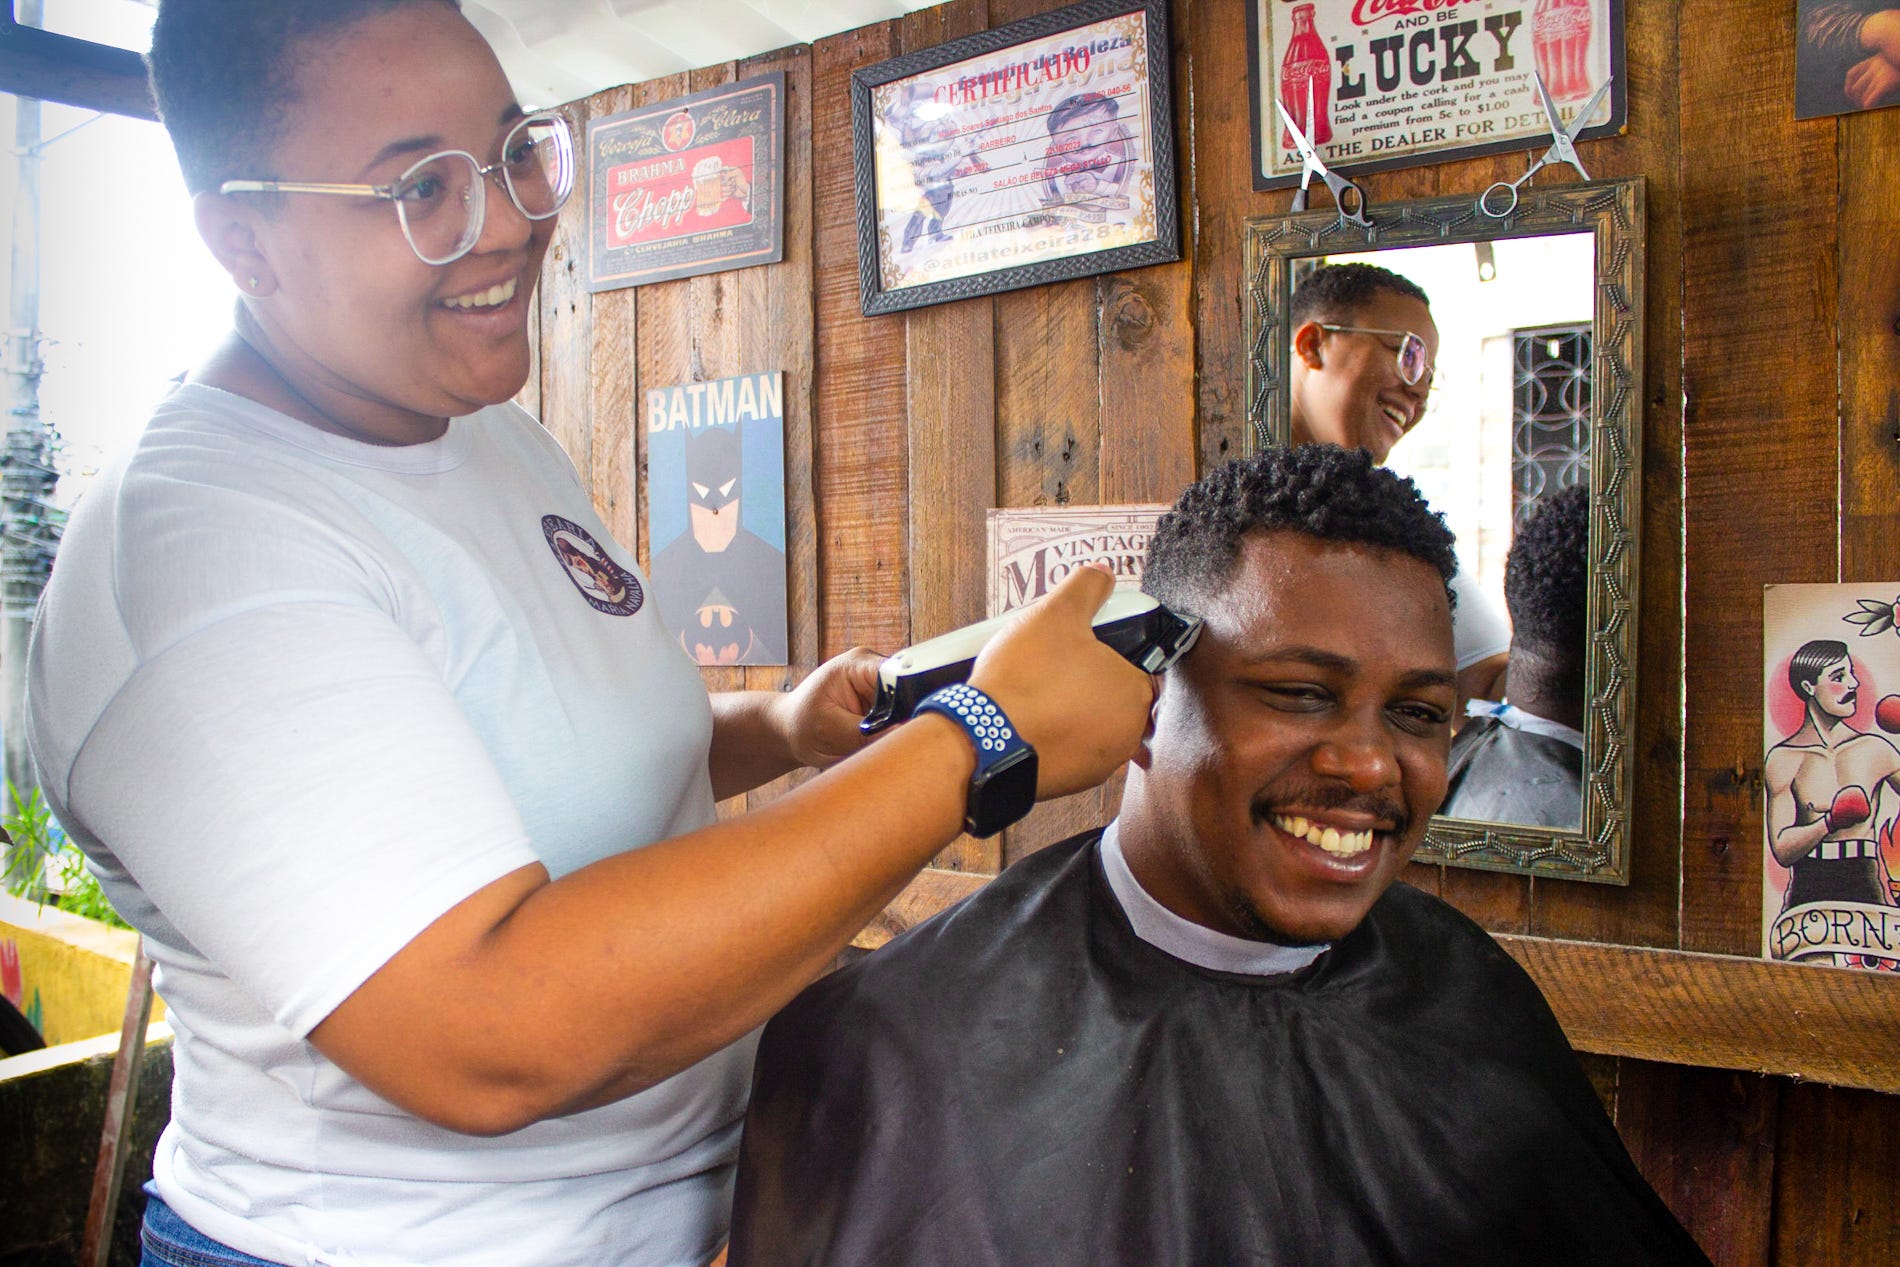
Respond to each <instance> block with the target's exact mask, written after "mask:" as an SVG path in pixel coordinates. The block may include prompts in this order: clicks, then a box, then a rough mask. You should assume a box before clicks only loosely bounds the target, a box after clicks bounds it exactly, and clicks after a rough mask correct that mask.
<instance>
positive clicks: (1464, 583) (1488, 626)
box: [1451, 567, 1511, 671]
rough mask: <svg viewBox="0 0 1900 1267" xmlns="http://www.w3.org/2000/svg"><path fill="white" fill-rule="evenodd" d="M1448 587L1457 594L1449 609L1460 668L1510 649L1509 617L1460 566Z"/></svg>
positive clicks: (1462, 668)
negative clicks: (1450, 610) (1456, 598)
mask: <svg viewBox="0 0 1900 1267" xmlns="http://www.w3.org/2000/svg"><path fill="white" fill-rule="evenodd" d="M1451 591H1452V593H1454V594H1456V595H1457V596H1458V606H1457V609H1456V610H1454V611H1453V612H1452V613H1451V641H1452V649H1453V653H1454V654H1455V655H1456V656H1457V657H1458V668H1459V670H1460V671H1463V670H1465V669H1468V668H1470V667H1471V666H1472V665H1474V664H1476V663H1477V662H1478V661H1480V660H1488V659H1490V658H1491V657H1492V656H1494V655H1502V654H1503V653H1505V652H1506V651H1509V650H1510V649H1511V622H1510V619H1509V618H1508V617H1506V616H1505V614H1504V613H1503V612H1502V611H1499V610H1498V605H1497V604H1496V603H1494V602H1492V601H1491V598H1490V596H1489V595H1487V594H1486V593H1485V592H1484V591H1483V590H1482V589H1480V588H1479V587H1478V582H1477V581H1475V580H1473V579H1472V578H1471V577H1470V576H1469V575H1467V574H1466V572H1465V570H1464V569H1463V568H1462V567H1461V568H1459V569H1458V571H1457V572H1456V573H1454V574H1453V575H1452V578H1451Z"/></svg>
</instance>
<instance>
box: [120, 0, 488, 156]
mask: <svg viewBox="0 0 1900 1267" xmlns="http://www.w3.org/2000/svg"><path fill="white" fill-rule="evenodd" d="M410 4H446V5H449V6H450V7H451V8H454V9H455V10H456V11H457V12H460V11H461V7H462V6H461V0H162V3H161V4H160V5H159V9H158V18H157V20H156V21H155V22H154V23H153V24H152V48H151V51H150V52H149V53H147V54H146V55H145V68H146V71H147V73H148V74H149V75H150V76H151V80H152V98H153V100H155V101H156V102H157V103H158V114H159V118H161V119H162V120H164V123H165V131H166V132H167V133H169V134H170V136H171V139H172V148H173V149H174V150H176V151H177V152H178V166H179V168H180V169H181V170H182V171H183V172H184V174H185V187H186V188H187V189H189V190H190V191H191V192H192V193H194V194H198V193H203V192H204V191H206V190H208V189H211V190H214V189H216V188H217V187H218V186H219V185H221V184H223V183H224V182H225V181H227V180H258V179H267V178H275V179H284V177H283V176H282V175H281V174H279V173H274V172H272V171H270V152H271V149H272V147H273V146H274V145H275V144H276V142H277V141H278V140H279V138H280V137H281V136H282V135H283V130H284V126H285V123H286V121H287V120H288V118H289V116H290V111H291V108H292V107H293V106H295V105H296V99H297V80H296V69H297V62H298V58H299V50H300V49H301V48H304V47H307V44H306V41H309V40H311V39H314V38H319V37H322V36H325V35H332V34H334V33H335V32H338V31H341V30H343V29H345V28H346V27H349V26H352V25H354V24H355V23H356V22H358V21H360V20H361V19H363V18H366V17H371V16H373V15H375V14H379V13H386V12H388V11H389V10H391V9H399V8H402V7H403V6H405V5H410Z"/></svg>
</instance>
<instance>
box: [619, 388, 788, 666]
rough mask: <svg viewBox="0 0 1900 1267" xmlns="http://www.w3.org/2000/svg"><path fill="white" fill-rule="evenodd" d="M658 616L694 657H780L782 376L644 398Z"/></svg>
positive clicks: (713, 661) (708, 660)
mask: <svg viewBox="0 0 1900 1267" xmlns="http://www.w3.org/2000/svg"><path fill="white" fill-rule="evenodd" d="M643 403H644V407H645V410H646V432H647V540H648V541H650V542H652V549H653V555H652V560H653V566H652V568H651V573H652V576H651V580H652V582H653V597H654V602H655V603H656V605H657V607H658V610H659V613H660V619H661V620H662V621H663V622H664V623H665V625H666V628H667V631H668V632H669V633H671V634H672V635H673V637H674V638H675V639H677V640H678V642H679V644H680V646H681V647H682V648H683V649H684V650H685V652H686V654H687V655H689V656H690V657H692V659H693V660H694V661H695V662H696V663H699V664H705V665H742V664H784V663H786V633H785V410H784V375H783V374H780V373H776V372H775V373H769V374H742V375H740V376H739V377H737V378H725V379H719V380H717V381H715V382H710V383H688V384H685V385H683V386H679V387H664V388H657V389H654V390H652V391H649V392H647V393H646V397H645V400H644V402H643Z"/></svg>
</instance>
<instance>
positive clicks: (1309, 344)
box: [1287, 264, 1510, 728]
mask: <svg viewBox="0 0 1900 1267" xmlns="http://www.w3.org/2000/svg"><path fill="white" fill-rule="evenodd" d="M1287 328H1288V330H1289V331H1290V334H1289V336H1288V337H1289V338H1290V339H1291V340H1292V352H1293V355H1292V357H1291V358H1290V359H1291V363H1292V368H1291V370H1290V371H1289V379H1290V381H1289V382H1288V385H1287V422H1288V425H1289V431H1290V432H1291V435H1292V438H1293V443H1295V444H1315V443H1317V444H1337V445H1342V446H1344V447H1346V448H1348V449H1364V450H1365V451H1366V452H1367V453H1370V454H1371V455H1372V460H1373V461H1374V462H1379V463H1383V462H1384V461H1385V460H1386V457H1387V456H1388V455H1389V454H1390V453H1391V452H1392V449H1393V446H1394V445H1396V444H1398V442H1399V441H1400V440H1402V439H1404V438H1405V437H1406V436H1407V435H1408V434H1410V432H1411V430H1412V428H1413V427H1416V426H1417V425H1418V423H1419V420H1420V419H1421V418H1423V417H1424V416H1425V401H1426V397H1427V396H1428V395H1429V394H1430V392H1431V387H1432V375H1433V373H1434V372H1435V370H1436V365H1437V360H1438V326H1437V325H1436V324H1435V323H1434V322H1433V321H1432V313H1431V301H1430V300H1429V299H1428V298H1427V297H1426V294H1425V292H1424V291H1423V290H1421V289H1420V288H1419V286H1418V284H1417V283H1416V282H1414V281H1412V280H1411V279H1410V278H1407V277H1401V276H1400V275H1399V274H1397V273H1394V272H1392V271H1391V270H1390V269H1384V268H1380V267H1379V266H1378V265H1376V264H1331V265H1327V266H1325V267H1323V268H1318V269H1315V270H1314V271H1313V273H1312V274H1311V275H1310V276H1309V277H1307V278H1306V280H1305V281H1303V282H1301V283H1300V284H1299V286H1298V287H1296V288H1295V289H1294V291H1293V298H1292V301H1291V302H1290V303H1289V304H1288V305H1287ZM1451 587H1452V592H1453V593H1455V594H1456V595H1457V596H1458V607H1457V612H1456V614H1455V619H1454V620H1453V624H1452V634H1453V637H1454V639H1455V646H1456V650H1457V656H1458V698H1459V701H1460V703H1462V702H1463V701H1464V700H1467V699H1496V698H1497V696H1498V692H1499V682H1500V679H1501V678H1502V676H1503V674H1504V668H1505V651H1506V648H1507V647H1508V645H1509V643H1510V630H1509V629H1508V628H1507V627H1506V626H1505V623H1504V614H1503V613H1502V612H1500V611H1498V609H1497V605H1496V603H1494V602H1493V601H1491V600H1490V599H1489V598H1487V597H1486V595H1485V593H1484V591H1483V590H1482V589H1480V588H1478V584H1477V582H1476V581H1475V580H1472V579H1471V578H1470V577H1468V576H1466V575H1465V573H1463V572H1458V573H1456V574H1454V575H1453V577H1452V579H1451ZM1462 720H1463V719H1462V716H1461V717H1458V718H1454V719H1453V723H1454V728H1455V727H1456V725H1457V723H1458V722H1460V721H1462Z"/></svg>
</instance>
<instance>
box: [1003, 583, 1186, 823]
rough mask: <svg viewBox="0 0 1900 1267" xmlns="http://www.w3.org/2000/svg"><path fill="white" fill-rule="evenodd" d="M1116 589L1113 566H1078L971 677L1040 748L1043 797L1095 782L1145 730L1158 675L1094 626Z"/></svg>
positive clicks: (1124, 757)
mask: <svg viewBox="0 0 1900 1267" xmlns="http://www.w3.org/2000/svg"><path fill="white" fill-rule="evenodd" d="M1114 589H1115V581H1114V578H1113V577H1112V576H1110V575H1109V573H1108V572H1107V570H1106V569H1103V568H1098V567H1095V566H1093V565H1091V566H1087V567H1080V568H1077V569H1076V570H1075V571H1074V572H1073V573H1071V574H1070V575H1069V576H1068V577H1067V578H1065V579H1064V580H1063V582H1062V583H1061V584H1060V585H1058V586H1056V588H1055V589H1054V590H1052V591H1050V593H1049V596H1048V597H1047V598H1045V599H1042V600H1041V601H1040V602H1037V603H1035V604H1033V605H1031V606H1029V607H1026V608H1024V609H1023V612H1022V615H1021V617H1020V618H1019V619H1017V620H1016V621H1015V622H1014V623H1012V624H1010V625H1009V626H1007V627H1006V628H1004V629H1003V630H1002V631H1001V632H1000V633H998V634H997V635H996V636H995V637H994V638H992V639H990V642H989V645H988V646H986V647H984V648H983V653H982V654H981V655H979V656H978V657H977V658H976V667H975V668H974V669H973V670H972V671H971V673H970V684H971V685H972V686H975V687H976V688H977V689H979V690H981V691H983V692H984V693H985V694H986V695H988V696H989V697H990V698H991V699H993V700H995V701H996V703H997V705H998V706H999V707H1000V708H1002V710H1003V711H1004V712H1005V713H1007V714H1009V719H1010V721H1011V722H1013V723H1014V724H1015V726H1016V729H1017V731H1018V732H1020V733H1021V734H1022V736H1023V738H1025V739H1027V740H1028V741H1029V742H1030V743H1031V744H1032V745H1034V747H1035V749H1036V760H1037V775H1036V797H1037V799H1038V800H1046V799H1048V798H1049V797H1052V796H1062V795H1065V794H1067V793H1069V792H1079V791H1081V790H1082V789H1083V788H1089V787H1094V786H1095V785H1096V784H1097V783H1100V782H1101V781H1102V780H1103V779H1106V778H1107V777H1108V776H1109V775H1111V774H1113V773H1114V772H1115V771H1116V770H1117V769H1119V768H1120V767H1121V766H1123V765H1124V764H1126V763H1127V761H1128V759H1129V758H1130V757H1132V756H1134V755H1135V748H1136V746H1137V745H1138V744H1140V742H1141V736H1142V732H1143V731H1144V730H1145V729H1146V728H1147V724H1148V711H1149V709H1150V708H1151V707H1152V706H1153V705H1154V698H1155V684H1154V679H1153V678H1151V677H1150V676H1149V675H1148V674H1146V673H1143V672H1142V671H1141V670H1140V669H1138V668H1136V667H1135V666H1134V665H1132V664H1130V663H1129V662H1128V661H1127V660H1125V659H1123V658H1122V657H1121V655H1120V653H1119V652H1116V651H1113V650H1111V649H1110V648H1109V647H1108V645H1107V644H1105V643H1104V642H1102V641H1101V640H1100V639H1099V638H1097V637H1096V636H1095V631H1094V628H1093V622H1094V619H1095V613H1096V611H1097V610H1099V609H1100V608H1101V606H1102V604H1103V603H1104V602H1105V601H1107V599H1108V596H1109V595H1110V594H1111V593H1113V592H1114Z"/></svg>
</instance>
